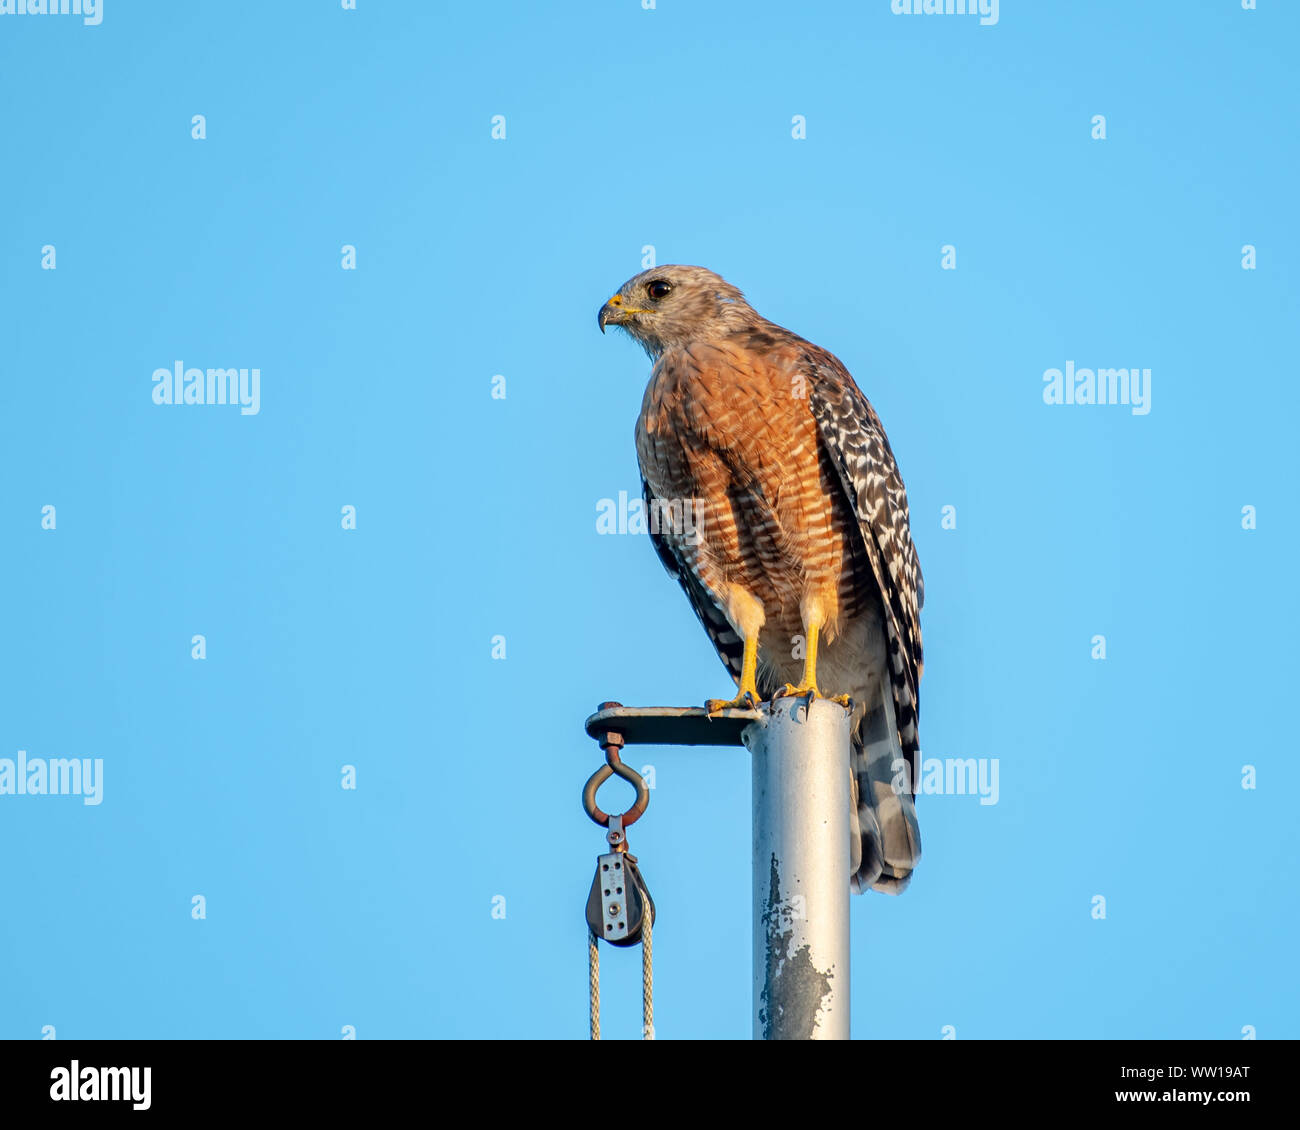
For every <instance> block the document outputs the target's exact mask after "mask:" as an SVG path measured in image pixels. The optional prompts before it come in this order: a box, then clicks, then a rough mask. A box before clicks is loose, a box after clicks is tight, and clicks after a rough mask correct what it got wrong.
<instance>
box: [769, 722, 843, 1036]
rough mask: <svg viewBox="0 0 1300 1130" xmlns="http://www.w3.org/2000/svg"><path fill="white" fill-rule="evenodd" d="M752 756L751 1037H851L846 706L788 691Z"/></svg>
mask: <svg viewBox="0 0 1300 1130" xmlns="http://www.w3.org/2000/svg"><path fill="white" fill-rule="evenodd" d="M743 739H744V742H745V745H746V747H747V748H748V749H749V751H750V753H751V754H752V755H753V804H754V822H753V831H754V1038H755V1039H761V1040H847V1039H848V1038H849V851H850V845H849V804H850V799H849V712H848V711H847V710H846V709H845V708H844V707H842V706H840V705H839V704H838V703H834V702H830V701H828V700H826V699H817V700H814V701H813V702H812V703H811V704H806V700H805V699H803V698H783V699H778V700H777V701H776V702H775V703H773V704H772V707H771V710H770V713H769V715H768V717H767V719H766V722H756V723H754V724H752V725H750V726H749V727H747V728H746V729H745V731H744V734H743Z"/></svg>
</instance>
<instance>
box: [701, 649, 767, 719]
mask: <svg viewBox="0 0 1300 1130" xmlns="http://www.w3.org/2000/svg"><path fill="white" fill-rule="evenodd" d="M757 678H758V633H757V632H755V633H754V634H753V635H750V636H746V637H745V654H744V656H743V657H742V658H741V661H740V693H739V694H737V695H736V697H735V698H733V699H724V698H710V699H706V700H705V702H704V709H705V710H706V711H708V714H709V717H710V718H712V717H713V716H714V715H715V714H718V713H720V712H721V711H723V710H727V709H735V710H754V709H756V708H757V706H758V702H759V698H758V687H757V686H756V685H755V680H756V679H757Z"/></svg>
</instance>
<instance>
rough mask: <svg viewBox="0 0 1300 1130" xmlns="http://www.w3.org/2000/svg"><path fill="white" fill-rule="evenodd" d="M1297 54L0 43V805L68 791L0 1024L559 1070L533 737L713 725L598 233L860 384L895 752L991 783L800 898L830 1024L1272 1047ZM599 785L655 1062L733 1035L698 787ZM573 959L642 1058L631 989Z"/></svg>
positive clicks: (1073, 24) (251, 18) (841, 40)
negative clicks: (661, 536) (886, 579)
mask: <svg viewBox="0 0 1300 1130" xmlns="http://www.w3.org/2000/svg"><path fill="white" fill-rule="evenodd" d="M1297 33H1300V10H1297V8H1296V6H1295V5H1294V4H1289V3H1282V2H1281V0H1260V4H1259V10H1258V11H1243V10H1242V9H1241V5H1240V3H1239V2H1238V0H1204V2H1202V3H1197V4H1160V5H1150V4H1144V5H1134V4H1130V3H1127V2H1123V0H1096V2H1093V3H1089V4H1083V3H1069V2H1052V3H1046V2H1042V0H1035V2H1034V3H1028V2H1025V0H1019V2H1017V0H1003V3H1002V4H1001V5H1000V12H999V19H998V22H997V23H996V24H995V25H993V26H981V25H980V24H979V22H978V20H977V19H974V18H970V17H959V16H942V17H939V16H932V17H921V16H896V15H894V14H892V12H891V11H890V4H889V3H888V0H870V2H867V0H863V2H860V3H852V4H848V3H845V4H823V5H816V6H809V7H807V8H801V7H800V6H797V5H791V4H788V3H782V4H777V3H761V2H745V3H740V2H733V3H720V2H715V3H709V2H701V0H696V2H693V3H689V4H688V3H681V2H675V0H660V3H659V4H658V7H657V9H656V10H652V11H646V10H643V9H642V7H641V4H640V0H604V2H602V3H588V4H576V3H575V4H565V5H538V4H523V3H519V4H508V3H502V4H498V5H491V6H489V5H450V4H439V3H428V4H424V3H421V4H416V3H396V2H385V3H378V2H375V0H358V4H357V10H356V11H345V10H343V9H342V8H341V5H340V4H339V3H338V2H336V0H314V2H307V0H298V2H293V3H289V2H286V3H277V4H274V5H254V4H251V3H216V2H196V3H191V4H185V5H181V4H173V3H162V2H144V0H132V2H131V3H129V4H128V3H125V2H124V0H117V2H114V0H107V3H106V4H105V7H104V13H103V21H102V23H101V24H100V25H99V26H94V27H87V26H84V24H83V23H82V21H81V20H80V19H78V18H76V17H73V16H46V17H38V16H30V15H29V16H17V15H12V16H11V15H0V98H2V99H3V103H4V105H5V107H6V109H5V112H4V115H3V117H2V118H0V151H3V152H4V153H5V156H6V162H5V164H6V174H5V176H4V177H3V178H0V215H3V217H4V220H3V224H0V310H3V316H2V317H0V334H2V335H3V337H2V339H0V340H2V345H0V421H2V423H0V428H3V443H2V444H0V481H2V482H3V484H4V487H3V490H0V531H3V539H4V540H3V553H2V554H0V560H2V561H3V567H2V568H3V581H4V592H5V595H6V597H7V600H6V616H5V620H6V631H5V633H4V638H5V647H4V649H3V652H2V653H0V655H2V657H0V759H3V758H9V759H16V758H17V756H18V751H20V750H22V751H25V752H26V754H27V756H28V757H29V758H35V759H56V758H69V757H75V758H87V759H92V760H95V759H99V760H102V763H103V793H102V803H100V804H98V805H85V804H83V803H82V800H81V799H79V798H77V797H73V796H58V797H55V796H11V795H3V796H0V852H3V856H4V858H5V860H6V861H7V865H6V868H5V879H4V883H3V897H2V900H0V907H2V909H3V913H0V963H3V967H4V968H5V969H7V970H9V976H7V977H6V984H7V986H8V987H7V989H6V993H5V999H4V1003H3V1007H0V1037H9V1038H29V1037H30V1038H38V1037H39V1036H40V1035H41V1032H42V1029H43V1028H45V1027H46V1026H53V1027H54V1029H55V1030H56V1031H57V1034H58V1035H59V1036H61V1037H74V1036H76V1037H147V1036H161V1037H178V1038H179V1037H289V1036H293V1037H313V1038H317V1037H318V1038H325V1039H334V1038H338V1037H339V1036H340V1035H341V1034H342V1031H343V1029H344V1027H345V1026H348V1025H351V1026H353V1027H354V1028H355V1031H356V1034H357V1035H358V1037H360V1038H380V1037H427V1036H439V1037H471V1038H472V1037H494V1036H528V1037H580V1036H582V1035H583V1034H584V1033H585V1025H586V986H585V952H584V951H585V945H584V927H583V923H582V910H583V903H584V900H585V896H586V888H587V885H588V883H589V882H590V876H591V869H592V867H593V864H594V859H595V856H596V854H598V852H599V851H600V850H601V849H602V845H603V840H602V838H601V836H600V834H599V833H598V831H597V829H596V828H595V827H594V826H593V825H591V824H590V823H589V822H587V821H586V819H585V818H584V817H583V815H582V813H581V810H580V808H579V804H578V798H579V792H580V789H581V786H582V783H583V781H584V780H585V778H586V776H587V775H588V774H589V773H590V772H591V771H592V770H593V769H594V768H595V767H596V765H597V764H598V760H599V753H598V750H597V749H596V748H595V746H594V744H593V743H591V742H590V741H589V740H588V739H586V738H585V737H584V736H583V732H582V721H583V719H584V717H585V716H586V715H587V714H588V713H589V712H590V711H591V710H592V709H593V708H594V707H595V705H596V704H597V703H599V702H600V701H602V700H604V699H610V698H614V699H619V700H621V701H623V702H625V703H629V704H634V703H640V704H646V705H653V704H675V705H688V704H698V703H700V702H702V700H703V699H704V698H706V697H710V696H716V695H719V694H721V693H722V692H723V691H725V690H727V680H726V677H725V674H724V672H723V669H722V667H721V665H720V664H719V663H718V662H717V660H716V658H715V657H714V656H713V654H712V652H711V650H710V648H709V645H708V643H707V641H706V639H705V638H704V636H703V634H702V633H701V632H700V630H699V627H698V625H697V623H696V621H695V619H694V616H693V615H692V613H691V612H690V610H689V608H688V607H687V604H686V601H685V599H684V598H683V597H682V595H681V594H680V592H679V591H678V590H677V588H676V586H675V585H674V584H673V582H671V581H670V580H669V578H668V577H667V576H666V575H665V574H664V573H663V571H662V569H661V567H660V565H659V563H658V561H657V560H656V558H655V555H654V553H653V552H652V550H651V547H650V545H649V543H648V541H647V539H646V538H644V537H638V536H632V535H627V536H602V535H600V534H598V533H597V529H596V516H597V510H598V507H599V505H600V500H602V499H605V498H616V497H617V495H618V492H619V491H620V490H626V491H628V492H629V493H631V494H633V495H635V493H636V491H637V490H638V477H637V470H636V462H635V454H634V450H633V445H632V425H633V421H634V419H635V416H636V412H637V409H638V407H639V405H640V400H641V393H642V389H643V387H644V383H645V379H646V377H647V375H648V368H647V363H646V360H645V358H644V356H643V355H642V354H641V353H640V352H639V350H638V349H637V348H636V347H635V346H634V345H633V344H632V343H631V342H630V341H628V340H626V339H624V338H623V337H622V336H621V335H607V336H605V337H603V338H602V337H601V335H600V334H599V333H598V332H597V329H596V324H595V313H596V310H597V308H598V306H599V305H600V304H601V303H602V302H603V301H604V299H605V298H606V297H608V296H609V294H611V293H612V292H613V290H614V289H615V288H616V287H617V286H618V285H619V284H621V283H622V282H623V281H624V280H625V279H626V278H628V277H629V276H631V275H633V274H635V273H636V272H637V271H639V270H640V269H641V264H642V258H643V255H645V254H647V252H645V251H643V249H644V248H646V247H653V253H654V255H655V257H656V260H657V261H658V262H659V263H671V262H687V263H699V264H703V265H706V266H709V267H711V268H713V269H714V270H717V271H719V272H720V273H721V274H723V275H724V276H725V277H727V278H728V279H729V280H730V281H732V282H734V283H736V284H737V285H739V286H741V287H742V288H743V289H744V290H745V291H746V293H747V295H748V296H749V298H750V300H751V301H752V302H753V304H754V305H755V306H756V307H757V308H758V309H759V310H760V311H761V312H763V313H764V314H766V315H767V316H769V317H771V318H773V319H774V320H775V321H778V322H780V323H782V324H783V325H786V326H789V327H790V328H792V329H794V330H795V331H796V332H799V333H801V334H803V335H804V336H806V337H808V338H810V339H812V340H814V341H816V342H818V343H819V344H821V345H823V346H825V347H827V348H829V349H831V350H832V351H834V352H835V353H836V354H837V355H838V356H839V357H840V358H842V359H843V361H844V362H845V363H846V364H847V365H848V367H849V368H850V370H851V371H852V372H853V374H854V375H855V377H856V378H857V380H858V383H859V384H860V385H861V386H862V388H863V389H864V391H865V392H866V393H867V395H868V396H869V397H870V398H871V400H872V402H873V403H874V404H875V406H876V408H877V410H878V411H879V413H880V415H881V417H882V418H883V420H884V422H885V425H886V427H887V429H888V432H889V435H890V438H891V441H892V443H893V447H894V450H895V452H896V454H897V456H898V459H899V462H900V465H901V467H902V471H903V474H904V477H905V479H906V482H907V485H908V489H909V495H910V498H911V507H912V524H913V533H914V537H915V540H916V543H917V546H918V549H919V553H920V558H921V562H922V565H923V568H924V571H925V576H926V595H927V603H926V607H925V612H924V615H923V621H922V624H923V629H924V633H925V642H926V672H925V682H924V684H923V695H922V707H923V709H922V727H921V733H922V740H923V748H924V751H925V755H926V757H927V758H941V759H945V758H968V757H969V758H977V759H989V760H990V761H991V760H992V759H997V763H998V766H999V785H1000V787H999V797H998V803H997V804H992V805H982V804H980V803H979V799H978V798H976V797H971V796H922V797H921V798H920V799H919V803H918V810H919V814H920V818H921V825H922V833H923V842H924V851H925V855H924V859H923V861H922V863H921V866H920V868H919V869H918V871H917V872H916V876H915V878H914V881H913V883H912V885H911V887H910V889H909V890H908V891H907V892H906V893H905V894H904V895H903V896H902V897H900V898H897V899H891V898H887V897H884V896H880V895H874V894H873V895H869V896H867V897H864V898H861V899H857V900H855V901H854V904H853V908H852V913H853V930H854V935H853V953H854V960H855V970H856V976H855V978H854V982H853V1006H854V1007H853V1012H854V1033H855V1035H857V1036H861V1037H871V1038H881V1037H889V1038H918V1039H937V1038H940V1036H941V1035H942V1034H943V1032H944V1029H945V1027H946V1026H951V1027H952V1028H953V1029H955V1031H956V1035H957V1037H958V1038H962V1039H965V1038H988V1037H1067V1036H1083V1037H1214V1038H1228V1039H1232V1038H1240V1036H1241V1034H1242V1030H1243V1028H1246V1027H1247V1026H1250V1027H1253V1028H1254V1029H1255V1030H1256V1031H1257V1032H1258V1034H1259V1035H1260V1036H1261V1037H1280V1036H1290V1037H1295V1036H1297V1035H1300V1031H1298V1030H1297V1022H1296V1016H1297V1015H1300V1011H1298V1006H1300V993H1298V992H1297V978H1296V973H1295V962H1294V938H1295V936H1296V934H1297V930H1298V928H1300V921H1298V919H1300V915H1298V914H1297V909H1296V908H1297V901H1296V898H1295V893H1294V892H1295V889H1296V885H1297V881H1300V874H1298V873H1297V872H1298V868H1297V847H1298V846H1300V845H1298V840H1300V836H1298V834H1297V831H1296V822H1295V819H1294V816H1293V814H1292V809H1293V806H1294V798H1295V797H1296V796H1297V795H1300V780H1297V776H1298V774H1297V768H1296V758H1295V755H1294V754H1295V737H1294V731H1293V728H1292V726H1291V725H1290V724H1289V723H1290V722H1291V709H1290V705H1291V702H1292V701H1293V700H1294V687H1293V676H1294V672H1295V666H1296V665H1295V662H1294V658H1293V656H1294V646H1293V637H1294V633H1295V628H1296V623H1297V615H1296V614H1297V599H1296V595H1295V585H1294V572H1295V570H1294V564H1293V563H1294V559H1295V555H1296V551H1297V548H1298V547H1297V536H1296V528H1297V525H1296V524H1297V516H1296V513H1295V502H1296V495H1295V483H1296V476H1295V469H1294V446H1295V445H1294V435H1293V431H1294V420H1295V418H1296V410H1297V407H1300V405H1297V399H1298V397H1297V392H1296V386H1295V380H1294V376H1293V373H1292V370H1293V369H1294V361H1295V359H1294V328H1295V324H1296V309H1297V300H1298V298H1300V276H1298V273H1297V262H1298V252H1300V247H1298V245H1297V235H1298V232H1297V221H1296V212H1295V183H1296V179H1297V172H1298V171H1300V170H1298V168H1297V142H1296V137H1295V128H1294V123H1295V120H1296V115H1297V80H1296V75H1295V69H1294V62H1293V59H1294V51H1295V42H1296V36H1297ZM198 114H201V115H204V118H205V124H206V137H205V138H204V139H203V140H196V139H194V138H193V137H192V129H193V126H192V120H193V118H194V116H195V115H198ZM494 115H504V117H505V123H506V126H505V137H504V139H500V140H496V139H493V137H492V119H493V117H494ZM795 115H802V116H803V118H804V121H805V128H806V137H804V138H802V139H795V138H794V137H792V129H793V126H792V121H793V119H794V117H795ZM1094 115H1104V116H1105V118H1106V138H1105V139H1104V140H1096V139H1094V138H1093V136H1092V134H1093V132H1094V125H1093V117H1094ZM1247 244H1250V245H1252V246H1254V247H1255V248H1256V255H1257V269H1255V270H1243V269H1242V259H1243V252H1242V248H1243V247H1244V246H1245V245H1247ZM344 245H351V246H353V247H355V248H356V269H355V270H343V269H341V259H342V250H341V249H342V248H343V246H344ZM945 245H950V246H951V247H953V248H955V254H956V269H955V270H944V269H942V265H941V258H942V252H941V249H942V248H943V247H944V246H945ZM47 246H52V247H54V249H55V269H54V270H47V269H43V268H42V262H43V259H47V258H48V255H47V253H46V252H45V251H44V250H43V249H44V248H45V247H47ZM178 361H180V362H183V363H184V365H185V366H187V367H188V366H191V365H193V366H197V367H203V368H206V367H211V366H218V367H236V368H238V367H243V368H248V369H250V370H251V369H253V368H257V369H258V370H259V372H260V406H259V407H260V410H259V411H258V412H257V413H256V414H251V413H250V414H242V413H241V412H240V411H239V409H238V408H236V407H232V406H216V405H214V406H199V405H187V406H167V405H158V404H155V403H154V402H153V397H152V390H153V387H154V385H153V381H152V374H153V373H154V371H155V370H156V369H158V368H160V367H161V368H170V367H172V366H173V365H174V364H175V363H176V362H178ZM1067 363H1073V365H1074V366H1077V367H1080V368H1082V367H1090V368H1106V367H1133V368H1137V369H1143V370H1145V369H1149V370H1150V371H1151V377H1150V382H1151V401H1150V405H1151V407H1150V411H1149V413H1147V414H1145V415H1137V414H1134V413H1133V412H1132V411H1131V410H1130V407H1128V406H1124V405H1106V406H1084V405H1048V404H1045V403H1044V400H1043V387H1044V380H1043V376H1044V373H1045V372H1047V371H1048V370H1050V369H1053V368H1064V367H1065V366H1066V364H1067ZM497 375H501V376H504V378H505V381H506V385H505V387H506V390H507V394H506V398H505V399H504V400H501V399H494V398H493V397H492V388H493V378H494V377H495V376H497ZM46 506H53V507H55V515H56V518H55V528H54V529H52V530H51V529H43V528H42V518H43V513H44V512H43V508H44V507H46ZM344 506H353V507H355V512H356V528H355V529H354V530H344V529H343V528H342V524H341V510H342V508H343V507H344ZM1247 506H1250V507H1254V508H1255V511H1254V513H1255V524H1256V528H1254V529H1252V530H1246V529H1243V507H1247ZM944 507H954V508H955V514H956V528H955V529H944V528H943V527H942V525H941V517H942V514H943V512H944V511H943V508H944ZM196 634H201V635H203V636H204V637H205V640H206V658H204V659H202V660H196V659H194V658H192V657H191V651H192V646H193V645H192V638H193V636H194V635H196ZM1097 635H1104V636H1105V639H1106V658H1105V659H1104V660H1098V659H1094V658H1093V657H1092V652H1093V650H1094V644H1093V642H1092V641H1093V638H1094V636H1097ZM495 636H503V637H505V641H506V645H505V646H506V656H505V658H504V659H493V658H492V641H493V637H495ZM643 752H644V756H642V755H641V753H642V751H638V755H637V756H636V757H634V758H632V759H631V760H633V762H634V763H635V764H637V765H638V766H640V765H644V764H653V765H654V767H655V782H656V788H655V791H654V793H653V800H652V803H651V807H650V810H649V813H648V814H647V816H646V817H645V818H644V819H643V820H642V821H641V823H640V824H638V825H637V826H636V827H635V829H633V833H632V836H631V842H632V847H633V850H634V851H635V852H636V853H637V855H638V856H639V858H640V860H641V863H642V868H643V870H644V873H645V875H646V877H647V879H648V881H649V883H650V885H651V889H652V891H653V892H654V895H655V898H656V901H657V903H658V906H659V911H660V919H659V926H658V928H657V930H656V933H655V956H656V970H657V993H656V1020H657V1028H658V1032H659V1035H660V1037H661V1038H672V1037H741V1038H745V1037H748V1035H749V1032H750V1004H749V993H750V980H749V978H750V936H749V929H750V927H749V859H748V854H749V828H748V821H749V766H748V764H747V761H746V757H747V755H746V754H745V753H744V752H743V751H742V750H739V749H737V750H708V749H704V750H699V749H697V750H681V749H656V750H647V751H643ZM346 765H350V766H354V767H355V772H356V784H357V787H356V788H355V789H354V790H345V789H343V788H342V787H341V780H342V773H343V767H344V766H346ZM1245 766H1253V767H1254V774H1255V783H1256V786H1257V787H1255V788H1253V789H1244V788H1243V787H1242V782H1243V772H1244V770H1243V767H1245ZM611 792H613V790H611ZM618 795H619V794H617V793H616V792H614V793H613V796H609V795H607V794H606V793H602V799H608V800H609V804H610V805H612V804H614V803H616V801H617V797H618ZM607 807H608V805H607ZM196 895H201V896H203V898H204V900H205V904H206V918H204V919H202V920H196V919H195V918H194V917H192V907H193V902H192V900H193V898H194V897H195V896H196ZM1098 895H1101V896H1103V897H1104V898H1105V900H1106V917H1105V919H1104V920H1098V919H1096V918H1094V917H1093V906H1094V898H1095V896H1098ZM497 896H504V899H505V903H504V906H505V917H504V918H500V917H494V916H493V907H494V905H498V906H499V905H501V904H500V903H499V902H497V903H495V904H494V899H496V898H497ZM604 973H605V991H604V1001H605V1032H606V1035H607V1036H611V1037H620V1036H634V1035H636V1034H637V1032H638V1030H639V1015H638V999H639V998H638V996H637V993H638V988H639V971H638V965H637V961H636V958H635V956H634V955H632V954H630V953H610V952H607V953H606V955H605V962H604Z"/></svg>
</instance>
